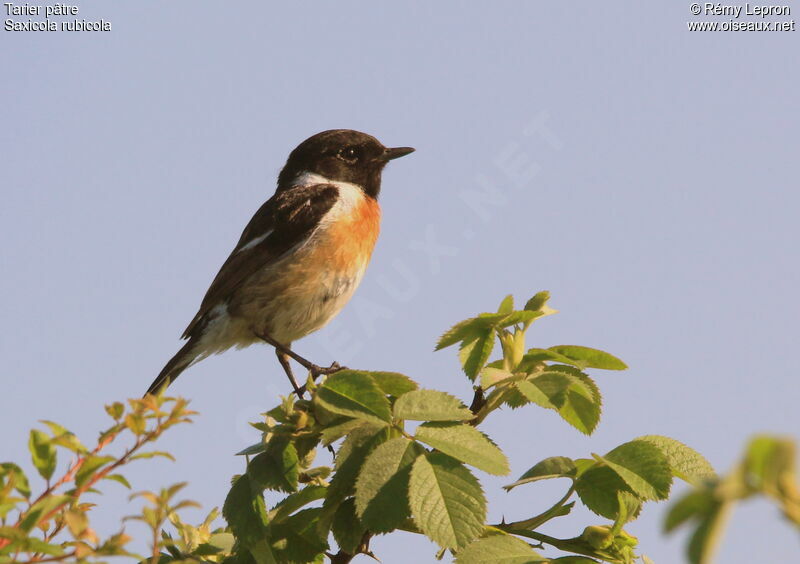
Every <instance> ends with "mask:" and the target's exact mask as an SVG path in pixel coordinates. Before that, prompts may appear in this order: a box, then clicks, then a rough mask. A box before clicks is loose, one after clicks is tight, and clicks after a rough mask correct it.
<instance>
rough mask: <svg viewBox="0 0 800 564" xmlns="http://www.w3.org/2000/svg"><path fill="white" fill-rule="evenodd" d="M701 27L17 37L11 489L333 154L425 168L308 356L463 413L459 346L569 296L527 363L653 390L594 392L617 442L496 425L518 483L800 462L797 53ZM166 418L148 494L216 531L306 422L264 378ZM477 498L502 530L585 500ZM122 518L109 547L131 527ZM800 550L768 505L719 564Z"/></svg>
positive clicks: (438, 12) (10, 123) (9, 100)
mask: <svg viewBox="0 0 800 564" xmlns="http://www.w3.org/2000/svg"><path fill="white" fill-rule="evenodd" d="M688 5H689V4H688V3H679V2H678V3H676V2H666V1H662V2H649V3H641V2H634V1H625V2H620V1H617V2H613V3H604V4H602V5H600V4H597V3H588V2H584V3H579V4H576V3H569V4H567V3H559V2H535V3H534V2H506V3H502V4H501V5H492V6H490V5H489V4H478V3H474V2H473V3H457V2H449V1H448V2H437V3H423V2H405V3H402V4H395V5H391V6H389V5H378V4H377V3H367V2H337V3H295V4H292V5H281V4H278V3H265V2H238V3H236V4H228V5H224V6H223V5H221V4H219V3H211V2H189V1H187V0H174V1H171V2H160V3H155V2H140V3H113V4H109V3H105V2H89V1H86V2H82V3H80V4H79V7H80V16H79V17H81V18H85V19H87V20H98V19H100V18H103V19H104V20H106V21H110V22H111V25H112V30H111V31H110V32H84V33H77V32H76V33H66V32H65V33H58V32H56V33H53V32H38V33H34V32H29V33H24V32H19V33H14V32H6V31H2V32H0V47H2V51H3V53H4V57H3V60H2V62H1V63H0V69H2V75H3V81H2V86H0V97H1V98H0V101H2V106H1V107H2V116H3V127H2V129H1V130H0V148H1V149H2V153H3V155H4V162H5V163H6V166H5V167H4V170H3V172H4V174H3V181H2V183H1V184H2V195H3V205H2V207H0V236H1V237H2V241H3V243H4V244H3V245H2V248H1V249H0V269H2V272H3V276H2V277H0V292H1V293H2V295H3V296H4V300H3V309H4V311H3V319H4V320H5V323H4V324H3V328H2V333H0V335H1V336H0V374H1V376H0V377H2V382H3V390H4V392H3V393H4V395H7V396H9V397H11V398H13V401H10V402H9V401H6V402H5V404H6V405H5V408H4V410H3V411H2V413H0V428H2V447H3V448H2V458H3V459H14V460H21V459H24V458H26V457H27V454H26V452H27V451H26V446H25V445H26V442H27V436H26V433H27V430H28V429H29V428H30V427H32V426H34V425H35V424H36V421H37V420H39V419H52V420H56V421H59V422H60V423H62V424H64V425H65V426H67V427H69V428H70V429H72V430H74V431H76V432H77V433H78V434H79V435H81V436H83V437H85V438H86V439H87V440H89V439H91V438H92V437H93V436H94V433H95V432H96V431H97V430H99V429H100V427H101V426H102V425H104V424H105V415H104V414H103V412H102V404H103V403H108V402H110V401H113V400H118V399H122V398H125V397H137V396H139V395H140V394H141V393H142V392H143V391H144V389H146V387H147V385H148V384H149V383H150V381H151V380H152V379H153V377H154V376H155V375H156V374H157V372H158V371H159V370H160V368H161V367H162V365H163V364H164V363H165V362H166V360H167V359H168V358H169V357H170V356H171V355H172V354H173V353H174V352H175V351H176V350H177V349H178V347H179V346H180V342H179V339H178V336H179V335H180V333H181V331H182V330H183V328H184V327H185V325H186V324H187V323H188V322H189V320H190V319H191V318H192V316H193V315H194V313H195V311H196V308H197V306H198V305H199V302H200V299H201V298H202V295H203V293H204V291H205V289H206V288H207V286H208V284H209V283H210V281H211V279H212V278H213V275H214V274H215V273H216V271H217V269H218V268H219V265H220V264H221V263H222V261H223V260H224V258H225V257H226V256H227V254H228V252H229V251H230V249H231V248H232V247H233V245H234V244H235V242H236V241H237V239H238V237H239V234H240V233H241V229H242V228H243V226H244V225H245V223H246V222H247V220H248V219H249V218H250V216H251V215H252V213H253V212H254V211H255V210H256V209H257V208H258V206H259V205H260V204H261V203H262V202H263V201H264V200H266V199H267V198H268V197H269V196H270V195H271V193H272V192H273V190H274V182H275V177H276V176H277V173H278V171H279V170H280V167H281V166H282V165H283V163H284V161H285V159H286V156H287V155H288V152H289V151H290V150H291V149H292V148H293V147H294V146H295V145H296V144H297V143H299V142H300V141H302V140H303V139H304V138H306V137H308V136H309V135H311V134H313V133H315V132H317V131H321V130H324V129H328V128H338V127H345V128H353V129H359V130H363V131H366V132H368V133H371V134H373V135H375V136H377V137H378V138H379V139H381V140H382V141H383V142H384V143H385V144H387V145H394V146H396V145H410V146H414V147H416V148H417V152H416V153H414V154H413V155H412V156H409V157H407V158H405V159H402V160H401V161H397V162H394V163H392V164H391V165H390V166H389V167H388V168H387V170H386V172H385V174H384V182H383V191H382V194H381V204H382V206H383V210H384V221H383V231H382V235H381V238H380V240H379V242H378V246H377V249H376V252H375V255H374V258H373V261H372V264H371V266H370V268H369V270H368V271H367V275H366V277H365V279H364V282H363V284H362V286H361V288H360V290H359V291H358V292H357V294H356V297H355V298H354V300H353V302H351V304H350V305H349V306H348V307H347V308H346V309H345V311H344V312H343V313H342V314H341V315H340V316H339V317H338V318H337V319H336V320H335V321H334V322H333V323H332V324H331V325H330V326H329V327H328V328H326V329H324V330H323V331H321V332H319V333H317V334H315V335H312V336H310V337H308V338H306V339H305V340H303V341H300V342H298V343H297V344H296V348H297V350H298V351H300V352H301V353H302V354H304V355H305V356H307V357H309V358H311V359H314V360H315V361H316V362H318V363H320V364H326V363H328V362H330V361H331V360H334V359H336V360H339V361H340V362H342V363H346V364H348V365H349V366H351V367H357V368H365V369H385V370H396V371H400V372H404V373H406V374H408V375H410V376H412V377H414V378H415V379H417V380H418V381H420V382H421V383H422V384H423V385H424V386H426V387H433V388H438V389H444V390H448V391H450V392H452V393H455V394H457V395H459V396H460V397H462V398H464V399H467V398H468V397H469V396H471V393H470V390H469V386H468V382H467V381H466V379H465V378H464V377H463V375H461V374H460V373H459V369H458V363H457V359H456V357H455V354H454V352H453V351H450V350H446V351H442V352H438V353H434V352H432V349H433V345H434V343H435V340H436V338H437V337H438V335H439V334H441V332H443V331H444V330H445V329H447V328H448V327H449V326H450V325H452V324H453V323H455V322H456V321H458V320H460V319H462V318H464V317H467V316H470V315H472V314H475V313H478V312H481V311H487V310H492V309H493V308H495V307H496V306H497V303H498V302H499V301H500V299H501V298H502V297H503V296H504V295H506V294H508V293H513V294H515V296H516V297H517V299H518V300H519V301H523V302H524V300H526V299H527V298H528V297H529V296H530V295H532V294H533V293H534V292H536V291H538V290H541V289H548V290H550V291H551V292H552V295H553V297H552V301H551V303H552V305H553V307H555V308H557V309H559V310H560V311H561V313H559V314H558V315H556V316H553V317H550V318H547V319H544V320H542V321H540V322H538V323H537V324H536V326H535V327H534V328H533V329H532V330H531V331H530V332H529V335H530V341H531V343H530V344H531V346H550V345H555V344H567V343H568V344H581V345H588V346H594V347H598V348H602V349H605V350H608V351H610V352H612V353H614V354H616V355H618V356H619V357H621V358H622V359H624V360H625V361H626V362H627V363H628V364H629V366H630V369H629V370H628V371H626V372H622V373H608V374H604V373H598V374H596V375H595V376H596V379H597V381H598V383H599V385H600V388H601V391H602V392H603V395H604V405H605V408H604V412H605V413H604V417H603V419H602V420H601V423H600V426H599V428H598V430H597V431H596V432H595V434H594V435H593V436H591V437H583V436H581V435H579V434H578V433H577V432H575V431H574V430H572V429H571V428H570V427H569V426H567V425H566V424H565V423H564V422H562V421H561V420H560V419H559V418H558V417H557V416H555V415H554V414H552V413H550V412H544V411H542V410H537V409H534V408H527V409H525V410H523V411H520V412H515V413H501V414H499V415H498V416H497V417H496V418H495V419H493V420H490V421H489V422H488V423H487V425H486V430H487V431H488V432H489V434H490V435H492V436H493V437H495V438H496V439H497V440H498V442H499V443H500V445H501V446H502V447H504V448H505V450H506V452H507V454H508V455H509V457H510V459H511V462H512V468H513V471H512V476H510V477H509V478H514V477H516V476H517V475H518V474H520V473H522V472H523V471H525V470H526V469H527V468H528V467H529V466H531V465H532V464H533V463H534V462H536V461H538V460H540V459H542V458H545V457H547V456H552V455H566V456H573V457H580V456H585V455H588V454H589V453H590V452H597V453H603V452H606V451H608V450H610V449H611V448H613V447H614V446H616V445H618V444H620V443H622V442H625V441H626V440H629V439H631V438H633V437H635V436H638V435H641V434H664V435H669V436H672V437H675V438H677V439H679V440H682V441H684V442H686V443H688V444H690V445H691V446H693V447H695V448H697V449H698V450H699V451H701V452H702V453H704V454H705V455H706V456H707V457H708V458H709V459H710V460H711V462H712V463H713V464H714V466H715V467H716V468H717V469H718V470H722V471H724V470H726V469H728V468H729V467H730V466H731V465H732V464H733V463H734V462H735V461H736V459H737V457H738V456H739V454H740V452H741V450H742V448H743V446H744V444H745V442H746V441H747V439H748V437H750V436H751V435H753V434H754V433H757V432H774V433H782V434H788V435H790V436H794V437H797V429H798V425H799V424H800V415H798V413H799V412H798V410H797V400H798V388H797V384H796V378H795V376H794V373H795V371H796V366H795V362H794V360H795V358H794V357H795V356H796V355H795V352H796V351H797V349H798V330H797V319H798V317H799V316H800V315H799V314H800V306H798V302H797V290H796V289H797V287H798V285H800V267H799V266H798V260H797V243H798V239H800V233H799V232H798V222H797V210H798V205H799V204H800V197H799V196H798V191H797V186H798V182H797V172H798V165H797V163H798V160H797V155H798V154H800V134H799V133H798V131H800V127H798V126H800V112H798V111H797V90H798V78H797V63H796V53H797V52H798V35H797V32H783V33H771V34H768V33H764V32H762V33H742V32H739V33H722V32H718V33H712V32H707V33H690V32H688V31H687V25H686V22H687V21H688V20H691V19H699V20H702V21H706V20H708V21H713V20H712V18H710V17H706V18H703V17H701V18H695V17H693V16H691V15H690V14H689V9H688ZM62 19H63V18H62ZM778 19H787V18H786V17H784V18H778ZM59 21H60V20H59ZM173 391H174V392H175V393H176V394H180V395H183V396H186V397H188V398H190V399H191V400H192V406H193V407H194V408H195V409H197V410H198V411H200V412H201V414H202V415H201V416H200V417H199V418H198V420H197V422H196V423H195V424H194V425H192V426H187V427H185V428H180V429H177V430H175V431H174V432H171V433H170V434H169V435H168V436H166V437H165V438H164V441H163V447H164V448H165V449H167V450H171V451H173V452H174V453H175V454H176V456H177V458H178V460H177V462H176V463H170V462H166V461H165V462H160V461H159V462H152V463H148V464H142V465H141V466H140V467H138V468H137V469H135V470H133V471H132V472H130V475H129V478H130V479H131V481H133V482H134V486H135V488H136V489H145V488H155V487H158V486H160V485H166V484H167V483H172V482H177V481H182V480H188V481H189V482H190V486H189V487H188V489H187V495H188V496H189V497H192V498H194V499H197V500H199V501H200V502H202V504H203V505H204V507H206V508H207V509H208V508H211V507H213V506H214V505H220V504H221V502H222V499H223V496H224V493H225V491H226V488H227V484H228V480H229V478H230V476H231V475H232V474H234V473H236V472H239V471H241V469H242V464H243V462H242V460H241V459H240V458H236V457H234V456H233V453H234V452H236V451H238V450H239V449H240V448H242V447H243V446H246V445H248V444H250V443H252V442H254V440H255V439H256V433H255V431H253V430H251V429H249V428H248V426H247V421H252V420H255V418H256V417H257V414H258V413H259V412H260V411H264V410H265V409H267V408H269V407H271V406H272V405H274V404H275V403H276V401H277V399H278V395H279V394H281V393H286V392H287V391H288V388H287V386H286V383H285V381H284V377H283V375H282V374H281V372H280V368H279V366H278V365H277V363H276V362H275V360H274V355H273V354H272V352H271V351H270V350H269V349H268V348H266V347H251V348H250V349H248V350H244V351H238V352H229V353H227V354H225V355H223V356H220V357H214V358H212V359H208V360H206V361H204V362H203V363H201V364H199V365H197V366H195V367H193V368H192V369H190V371H189V372H187V373H186V374H185V375H184V376H182V377H181V379H180V380H179V381H178V382H177V383H176V385H175V386H174V389H173ZM521 438H522V439H523V440H522V441H521V440H520V439H521ZM482 479H483V480H484V485H485V487H486V489H487V493H488V497H489V500H490V517H491V518H493V519H494V518H496V519H499V518H501V517H502V516H505V517H506V518H507V519H514V518H521V517H524V516H526V512H527V513H531V512H534V513H535V512H537V509H539V510H541V509H542V508H544V507H547V506H549V505H550V503H552V502H553V501H554V500H555V499H557V498H558V497H559V495H560V494H559V492H560V491H562V485H561V484H553V485H544V484H542V485H535V486H527V487H525V488H519V489H517V490H514V492H512V493H511V494H505V493H502V490H501V489H500V486H501V485H502V484H505V483H508V482H509V481H510V480H509V479H505V478H503V479H497V478H490V477H488V476H482ZM115 488H117V486H115V485H111V486H110V487H109V488H107V489H109V490H110V491H111V492H113V493H112V494H111V495H110V499H115V500H118V501H116V502H113V507H112V508H110V509H107V510H103V511H102V512H101V513H100V517H102V520H103V521H104V522H106V523H108V527H109V530H110V528H111V527H113V526H114V523H116V522H117V519H118V517H119V516H121V515H125V514H128V513H131V512H132V511H133V508H132V507H128V506H126V505H125V504H126V502H125V501H124V500H125V499H126V498H125V496H126V493H125V492H122V491H117V490H115ZM682 489H683V488H682V486H677V487H676V489H675V491H676V492H678V491H682ZM119 490H121V488H119ZM664 510H665V505H663V504H662V505H653V506H650V507H648V508H647V509H646V510H645V512H644V514H643V516H642V517H641V518H640V519H639V520H638V521H636V522H635V523H633V524H632V525H631V526H630V527H629V530H630V532H631V533H632V534H634V535H637V536H638V537H639V539H640V543H641V549H642V552H644V553H646V554H648V555H649V556H651V557H652V558H653V559H654V560H655V561H656V562H659V563H669V562H678V561H681V560H682V554H683V547H684V543H685V538H683V537H682V536H681V535H680V534H678V535H676V536H673V537H668V538H667V537H663V536H662V535H661V533H660V523H661V521H662V518H663V514H664ZM190 515H191V514H190ZM198 515H199V514H198ZM198 520H199V518H198ZM589 522H592V523H594V522H602V519H600V518H597V517H596V516H592V515H590V514H588V513H585V512H578V514H577V515H576V516H574V517H572V516H571V517H569V518H567V519H565V520H564V524H554V526H553V527H552V528H550V529H548V531H547V532H549V533H551V534H554V535H556V536H557V535H564V536H571V535H573V534H577V533H579V532H580V530H581V529H582V527H583V526H584V525H585V524H588V523H589ZM133 530H134V531H135V530H136V529H135V528H134V529H133ZM797 548H798V547H797V540H796V538H795V533H793V532H792V531H791V530H790V529H789V527H788V526H786V525H784V524H783V523H781V521H780V518H779V516H778V512H777V510H776V509H775V508H773V507H771V506H769V505H767V504H766V503H763V502H753V503H748V504H746V505H744V506H743V507H741V508H740V509H739V510H738V511H737V512H736V513H735V514H734V516H733V519H732V521H731V525H730V528H729V530H728V533H727V536H726V539H725V542H724V548H723V551H722V553H721V555H720V557H719V561H720V562H726V563H736V562H745V561H750V560H751V558H752V557H753V555H757V558H758V560H759V561H764V562H779V561H784V562H785V561H788V560H790V559H792V558H795V557H796V553H797ZM374 550H375V552H376V554H377V555H378V556H379V557H380V558H381V560H382V562H384V563H386V564H395V563H402V562H408V561H410V560H412V559H413V560H415V561H418V562H431V561H433V555H434V554H435V548H434V547H433V546H432V545H431V544H430V543H429V542H427V541H426V540H424V539H421V538H418V537H414V536H412V535H393V536H390V537H382V538H378V539H376V541H375V542H374ZM364 561H366V560H364Z"/></svg>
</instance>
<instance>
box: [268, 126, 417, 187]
mask: <svg viewBox="0 0 800 564" xmlns="http://www.w3.org/2000/svg"><path fill="white" fill-rule="evenodd" d="M413 151H414V149H412V148H411V147H396V148H387V147H384V146H383V145H382V144H381V142H380V141H378V140H377V139H375V138H374V137H372V136H371V135H367V134H366V133H361V132H360V131H353V130H352V129H331V130H328V131H323V132H322V133H317V134H316V135H313V136H311V137H309V138H308V139H306V140H305V141H303V142H302V143H300V145H298V146H297V148H296V149H295V150H294V151H292V153H291V154H290V155H289V159H288V160H287V161H286V165H285V166H284V167H283V170H282V171H281V173H280V176H278V189H279V190H280V189H282V188H283V189H285V188H288V187H289V186H291V185H292V184H294V183H295V182H296V180H297V178H298V177H299V176H300V175H301V174H303V173H313V174H318V175H320V176H324V177H325V178H327V179H328V180H332V181H338V182H349V183H351V184H355V185H357V186H359V187H361V189H362V190H364V192H365V193H366V194H367V195H369V196H371V197H373V198H377V197H378V192H380V189H381V171H382V170H383V167H384V166H386V163H388V162H389V161H390V160H392V159H396V158H398V157H402V156H403V155H407V154H409V153H411V152H413Z"/></svg>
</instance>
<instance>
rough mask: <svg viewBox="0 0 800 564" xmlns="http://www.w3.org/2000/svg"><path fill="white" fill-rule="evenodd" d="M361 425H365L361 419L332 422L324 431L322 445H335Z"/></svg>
mask: <svg viewBox="0 0 800 564" xmlns="http://www.w3.org/2000/svg"><path fill="white" fill-rule="evenodd" d="M361 425H364V421H362V420H361V419H350V418H342V419H337V420H336V421H332V422H331V423H329V424H328V425H326V426H325V428H324V429H322V444H323V445H329V444H331V443H335V442H336V441H338V440H339V439H341V438H342V437H344V436H345V435H347V434H348V433H350V432H351V431H352V430H353V429H355V428H356V427H359V426H361Z"/></svg>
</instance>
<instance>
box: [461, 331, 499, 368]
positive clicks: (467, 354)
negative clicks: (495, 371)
mask: <svg viewBox="0 0 800 564" xmlns="http://www.w3.org/2000/svg"><path fill="white" fill-rule="evenodd" d="M494 340H495V339H494V329H486V330H484V331H481V332H480V333H477V334H476V335H475V337H474V338H470V340H467V341H464V342H463V344H462V345H461V348H460V349H459V351H458V357H459V359H460V360H461V366H462V367H463V369H464V374H466V375H467V376H468V377H469V379H470V380H475V377H476V376H477V375H478V373H479V372H480V371H481V369H482V368H483V367H484V366H485V365H486V362H487V361H488V360H489V356H491V354H492V350H493V349H494Z"/></svg>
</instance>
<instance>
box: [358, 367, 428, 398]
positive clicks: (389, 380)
mask: <svg viewBox="0 0 800 564" xmlns="http://www.w3.org/2000/svg"><path fill="white" fill-rule="evenodd" d="M369 375H370V376H372V378H373V379H374V380H375V383H376V384H378V387H379V388H380V389H381V390H383V393H384V394H386V395H387V396H394V397H396V398H398V397H400V396H402V395H403V394H405V393H407V392H410V391H413V390H416V389H417V383H416V382H414V380H412V379H411V378H409V377H408V376H406V375H404V374H400V373H398V372H369Z"/></svg>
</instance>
